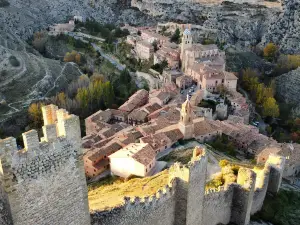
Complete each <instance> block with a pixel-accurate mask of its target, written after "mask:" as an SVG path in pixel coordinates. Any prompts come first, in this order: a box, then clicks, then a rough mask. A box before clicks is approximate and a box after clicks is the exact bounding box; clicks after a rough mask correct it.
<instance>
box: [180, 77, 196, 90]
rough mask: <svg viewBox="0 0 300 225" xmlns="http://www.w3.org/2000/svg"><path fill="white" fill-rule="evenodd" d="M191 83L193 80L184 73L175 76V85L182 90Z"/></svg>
mask: <svg viewBox="0 0 300 225" xmlns="http://www.w3.org/2000/svg"><path fill="white" fill-rule="evenodd" d="M192 84H193V80H192V78H191V77H190V76H186V75H185V76H180V77H177V78H176V85H177V87H179V88H180V89H182V90H183V89H186V88H188V87H191V86H192Z"/></svg>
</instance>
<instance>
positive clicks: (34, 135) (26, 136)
mask: <svg viewBox="0 0 300 225" xmlns="http://www.w3.org/2000/svg"><path fill="white" fill-rule="evenodd" d="M22 136H23V141H24V148H25V150H26V151H30V150H33V149H38V148H39V143H40V140H39V136H38V132H37V131H36V130H30V131H27V132H25V133H23V134H22Z"/></svg>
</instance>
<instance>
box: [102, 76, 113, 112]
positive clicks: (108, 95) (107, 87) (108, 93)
mask: <svg viewBox="0 0 300 225" xmlns="http://www.w3.org/2000/svg"><path fill="white" fill-rule="evenodd" d="M114 98H115V95H114V91H113V87H112V85H111V83H110V82H109V81H107V82H105V83H104V85H103V99H104V104H105V106H106V107H107V108H110V107H111V106H112V104H113V102H114Z"/></svg>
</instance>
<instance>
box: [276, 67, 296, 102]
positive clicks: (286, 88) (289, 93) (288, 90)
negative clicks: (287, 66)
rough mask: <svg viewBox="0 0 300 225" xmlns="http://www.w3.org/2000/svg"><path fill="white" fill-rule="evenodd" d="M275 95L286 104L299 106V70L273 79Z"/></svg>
mask: <svg viewBox="0 0 300 225" xmlns="http://www.w3.org/2000/svg"><path fill="white" fill-rule="evenodd" d="M275 81H276V94H277V95H278V96H279V97H280V98H281V99H282V100H283V101H284V102H286V103H289V104H294V105H299V104H300V98H299V93H300V68H298V69H296V70H293V71H291V72H289V73H286V74H283V75H281V76H279V77H277V78H276V79H275Z"/></svg>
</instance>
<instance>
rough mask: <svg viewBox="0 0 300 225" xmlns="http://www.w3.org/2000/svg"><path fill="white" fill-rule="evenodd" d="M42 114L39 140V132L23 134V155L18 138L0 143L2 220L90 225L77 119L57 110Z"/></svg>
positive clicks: (17, 224)
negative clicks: (4, 209)
mask: <svg viewBox="0 0 300 225" xmlns="http://www.w3.org/2000/svg"><path fill="white" fill-rule="evenodd" d="M42 112H43V119H44V126H43V137H42V138H41V139H39V136H38V132H37V131H36V130H30V131H28V132H26V133H23V135H22V136H23V142H24V149H21V150H18V147H17V144H16V140H15V139H14V138H7V139H4V140H0V159H1V167H0V168H2V173H1V174H0V181H1V188H2V189H3V191H2V192H1V189H0V194H1V195H2V196H4V197H5V198H3V197H2V198H1V199H6V207H4V208H6V209H7V213H6V212H4V213H2V211H1V210H0V218H1V216H2V217H3V216H6V215H9V216H10V220H7V221H9V222H8V223H7V224H14V225H21V224H22V225H32V224H39V225H40V224H45V225H46V224H53V225H54V224H55V225H56V224H57V225H58V224H59V225H62V224H65V225H67V224H78V225H82V224H90V214H89V209H88V200H87V185H86V180H85V175H84V168H83V160H82V149H81V132H80V124H79V118H78V117H77V116H75V115H70V114H69V113H68V112H67V111H65V110H64V109H58V108H57V107H56V106H54V105H49V106H45V107H43V109H42ZM0 209H1V207H0ZM0 221H1V219H0ZM0 224H2V223H1V222H0ZM4 224H5V223H4Z"/></svg>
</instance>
